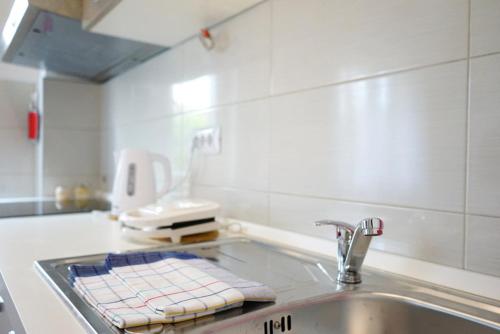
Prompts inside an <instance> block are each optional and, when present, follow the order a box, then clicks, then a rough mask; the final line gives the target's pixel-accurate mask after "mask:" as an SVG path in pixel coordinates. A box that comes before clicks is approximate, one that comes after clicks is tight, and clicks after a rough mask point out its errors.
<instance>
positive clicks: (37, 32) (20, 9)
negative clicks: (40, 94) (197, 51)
mask: <svg viewBox="0 0 500 334" xmlns="http://www.w3.org/2000/svg"><path fill="white" fill-rule="evenodd" d="M65 2H66V3H68V2H67V1H65ZM56 3H57V2H56ZM62 3H64V1H63V2H59V6H54V5H53V4H54V1H47V0H29V1H28V0H16V1H15V2H14V5H13V7H12V9H11V12H10V15H9V17H8V19H7V22H6V24H5V27H4V28H3V31H2V36H1V37H2V38H1V43H0V44H1V45H0V52H1V54H2V61H4V62H7V63H14V64H18V65H24V66H30V67H36V68H43V69H46V70H48V71H52V72H56V73H61V74H66V75H71V76H75V77H79V78H82V79H86V80H90V81H95V82H104V81H107V80H109V79H110V78H112V77H114V76H117V75H118V74H120V73H122V72H124V71H126V70H128V69H130V68H132V67H134V66H136V65H138V64H140V63H142V62H144V61H146V60H148V59H149V58H151V57H153V56H155V55H157V54H159V53H161V52H163V51H165V50H167V48H166V47H163V46H159V45H153V44H147V43H142V42H137V41H132V40H128V39H123V38H117V37H111V36H107V35H101V34H95V33H91V32H88V31H85V30H83V29H82V24H81V20H80V18H81V2H80V1H79V0H73V1H71V2H70V3H72V5H73V6H75V4H76V6H80V8H79V10H80V12H78V8H76V10H74V9H72V8H69V9H68V8H66V9H64V8H62V9H63V10H61V6H60V5H61V4H62ZM51 6H52V7H55V8H52V7H51ZM79 15H80V16H79Z"/></svg>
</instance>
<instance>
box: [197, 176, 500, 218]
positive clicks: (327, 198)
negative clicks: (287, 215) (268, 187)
mask: <svg viewBox="0 0 500 334" xmlns="http://www.w3.org/2000/svg"><path fill="white" fill-rule="evenodd" d="M196 186H199V187H206V188H217V189H221V190H232V191H248V192H254V193H261V194H268V195H281V196H288V197H299V198H308V199H317V200H327V201H334V202H343V203H352V204H359V205H367V206H380V207H386V208H392V209H405V210H419V211H429V212H436V213H444V214H454V215H465V212H462V211H451V210H440V209H431V208H424V207H415V206H405V205H398V204H390V203H382V202H361V201H356V200H351V199H345V198H338V197H326V196H316V195H309V194H297V193H285V192H279V191H264V190H258V189H248V188H238V187H232V186H217V185H210V184H202V183H197V184H196ZM497 218H500V217H497Z"/></svg>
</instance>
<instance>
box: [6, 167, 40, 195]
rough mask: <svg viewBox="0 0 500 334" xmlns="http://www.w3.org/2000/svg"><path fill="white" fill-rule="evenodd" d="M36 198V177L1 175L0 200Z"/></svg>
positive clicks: (29, 175)
mask: <svg viewBox="0 0 500 334" xmlns="http://www.w3.org/2000/svg"><path fill="white" fill-rule="evenodd" d="M33 196H35V175H34V174H33V173H31V174H3V173H0V199H2V198H16V197H33Z"/></svg>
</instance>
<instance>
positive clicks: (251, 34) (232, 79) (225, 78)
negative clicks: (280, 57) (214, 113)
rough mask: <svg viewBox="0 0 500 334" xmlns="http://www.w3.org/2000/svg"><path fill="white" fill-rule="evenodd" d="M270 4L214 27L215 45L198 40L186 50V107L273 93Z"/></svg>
mask: <svg viewBox="0 0 500 334" xmlns="http://www.w3.org/2000/svg"><path fill="white" fill-rule="evenodd" d="M270 23H271V18H270V4H269V2H265V3H263V4H260V5H258V6H256V7H254V8H253V9H252V10H250V11H248V12H245V13H243V14H241V15H240V16H238V18H237V19H235V20H230V21H228V22H227V23H225V24H223V25H221V26H218V27H216V28H214V29H212V30H211V33H212V35H213V37H214V39H215V43H216V44H215V48H214V49H213V50H211V51H207V50H205V49H204V48H203V46H202V45H201V43H200V41H199V40H198V39H196V38H195V39H192V40H190V41H188V42H187V43H186V44H185V45H182V46H180V48H183V49H184V52H185V61H186V62H185V76H184V78H185V81H184V83H183V84H182V85H181V86H179V95H180V96H181V97H182V100H183V101H184V109H185V110H194V109H204V108H208V107H212V106H216V105H220V104H227V103H233V102H239V101H244V100H250V99H254V98H257V97H262V96H266V95H268V94H269V86H270V82H269V75H270V57H269V54H270Z"/></svg>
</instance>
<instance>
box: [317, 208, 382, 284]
mask: <svg viewBox="0 0 500 334" xmlns="http://www.w3.org/2000/svg"><path fill="white" fill-rule="evenodd" d="M315 224H316V226H325V225H333V226H336V228H337V241H338V249H337V259H338V260H339V261H338V274H337V280H338V281H339V282H342V283H350V284H357V283H361V274H360V271H361V266H362V264H363V261H364V259H365V256H366V252H367V251H368V246H370V241H371V237H372V236H378V235H382V233H383V229H384V222H383V221H382V219H380V218H375V217H374V218H365V219H363V220H362V221H360V222H359V223H358V225H356V226H351V225H350V224H347V223H344V222H339V221H334V220H320V221H317V222H316V223H315Z"/></svg>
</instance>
